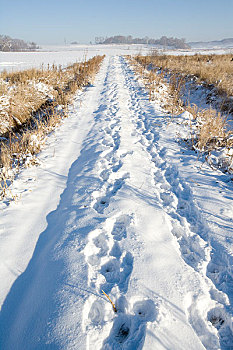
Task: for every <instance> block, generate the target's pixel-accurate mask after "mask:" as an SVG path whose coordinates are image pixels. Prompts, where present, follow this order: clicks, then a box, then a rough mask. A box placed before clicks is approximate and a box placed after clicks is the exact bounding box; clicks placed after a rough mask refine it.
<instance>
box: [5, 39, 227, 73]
mask: <svg viewBox="0 0 233 350" xmlns="http://www.w3.org/2000/svg"><path fill="white" fill-rule="evenodd" d="M151 50H152V47H151V46H147V45H66V46H42V47H41V50H40V51H38V52H0V72H1V71H3V70H7V71H9V72H11V71H15V70H22V69H29V68H32V67H37V68H40V67H41V65H42V64H44V66H46V65H48V64H49V65H52V64H56V65H61V66H62V67H65V66H67V65H68V64H70V63H74V62H76V61H77V62H79V61H82V60H84V59H85V58H87V59H88V58H91V57H93V56H95V55H103V54H105V55H106V56H109V55H110V56H111V55H132V54H137V53H140V54H146V53H148V52H150V51H151ZM163 52H164V53H167V54H172V55H179V54H182V55H184V54H188V55H190V54H194V53H203V54H208V53H216V54H223V53H229V52H232V50H227V49H226V50H222V49H218V50H213V49H212V50H204V49H203V50H201V49H197V50H190V51H184V50H177V51H176V50H172V51H163Z"/></svg>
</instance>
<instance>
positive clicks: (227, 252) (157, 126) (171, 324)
mask: <svg viewBox="0 0 233 350" xmlns="http://www.w3.org/2000/svg"><path fill="white" fill-rule="evenodd" d="M91 48H92V46H90V47H88V50H87V49H86V47H83V48H82V49H81V47H80V49H79V50H77V49H74V50H71V51H68V52H67V51H63V50H61V49H60V50H59V51H49V52H43V53H42V52H39V53H30V54H29V53H28V54H26V53H22V56H21V58H19V56H20V53H18V54H14V53H10V54H6V56H5V62H8V63H10V62H12V66H11V68H12V67H13V64H15V63H16V62H22V63H21V66H20V64H18V68H20V69H22V68H29V67H30V66H39V65H40V64H41V63H42V61H43V62H44V63H45V64H46V63H50V64H52V63H53V62H55V63H56V64H62V65H66V64H68V63H69V62H72V61H75V60H79V59H82V58H83V57H84V56H85V55H86V56H87V58H88V57H91V56H93V55H95V54H97V53H98V54H103V53H105V54H106V58H105V60H104V62H103V64H102V66H101V69H100V71H99V73H98V74H97V76H96V80H95V83H94V84H93V85H91V86H89V87H87V88H86V89H85V90H83V91H82V92H78V93H77V94H76V96H75V99H74V103H73V105H72V106H70V109H69V117H68V118H66V119H65V120H64V121H63V123H62V125H61V126H60V127H59V128H57V130H56V131H55V132H53V133H52V134H51V135H50V136H49V137H48V138H47V141H46V145H45V147H44V149H43V151H42V152H41V153H40V154H39V156H38V160H39V165H38V166H36V167H30V168H27V169H25V170H23V171H22V172H21V173H20V174H19V175H18V177H17V179H16V180H15V181H14V183H13V186H12V188H11V192H12V195H14V196H16V197H17V200H15V201H14V202H9V201H7V200H5V201H3V202H2V203H1V204H0V280H1V289H0V305H1V311H0V349H4V350H12V349H17V350H32V349H37V350H38V349H40V350H43V349H61V350H64V349H67V350H68V349H78V350H93V349H95V350H100V349H102V350H118V349H119V350H120V349H124V350H141V349H144V350H166V349H169V350H203V349H207V350H218V349H222V350H230V349H233V324H232V320H233V318H232V315H233V308H232V302H233V248H232V247H233V244H232V243H233V238H232V237H233V221H232V217H233V216H232V213H233V202H232V198H233V188H232V186H233V185H232V176H231V175H229V174H225V173H222V172H220V171H218V170H213V169H212V168H211V167H209V166H208V164H207V163H203V162H202V161H201V160H200V159H198V158H197V155H196V154H195V152H194V151H192V150H190V149H188V148H187V147H186V145H185V144H183V143H182V142H180V140H181V138H182V137H185V135H186V132H187V130H186V129H187V126H186V125H187V124H188V121H189V116H188V114H187V113H183V114H181V115H180V116H179V117H177V118H171V117H170V116H168V115H166V112H165V111H164V110H163V109H162V108H161V105H160V104H159V103H158V102H157V101H154V102H149V100H148V94H147V92H146V91H145V89H144V87H143V86H142V84H141V83H140V82H139V81H138V80H137V79H136V78H135V75H134V73H133V72H132V70H131V68H130V67H129V65H128V64H127V62H126V61H125V60H124V58H123V57H122V56H121V55H122V54H128V53H133V50H135V53H137V52H138V50H139V49H138V47H135V48H133V47H131V48H130V49H128V46H120V47H119V46H117V47H115V46H113V47H112V48H111V49H110V48H109V47H108V48H101V49H100V48H99V46H98V47H94V46H93V51H92V50H91ZM96 48H98V50H99V51H98V52H97V51H95V50H96ZM104 50H106V51H104ZM140 50H141V51H143V50H145V52H146V50H147V49H146V48H144V49H143V48H141V49H140ZM1 55H2V54H1ZM14 55H15V57H14ZM46 55H47V56H46ZM1 57H2V56H1ZM16 57H17V58H16ZM24 57H27V60H26V59H25V58H24ZM30 57H31V58H30ZM32 57H33V59H32ZM46 60H47V61H46ZM3 66H4V65H2V67H3ZM15 67H16V64H15ZM102 290H104V292H105V293H107V294H108V295H109V296H110V297H111V299H112V301H113V302H114V304H115V307H116V309H117V312H116V313H115V312H114V310H113V308H112V305H111V304H110V302H108V299H107V298H106V297H105V296H104V295H103V294H102Z"/></svg>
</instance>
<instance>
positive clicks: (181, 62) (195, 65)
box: [137, 54, 233, 96]
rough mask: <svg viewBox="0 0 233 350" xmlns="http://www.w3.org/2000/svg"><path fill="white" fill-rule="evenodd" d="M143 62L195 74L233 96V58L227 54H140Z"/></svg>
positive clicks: (175, 71)
mask: <svg viewBox="0 0 233 350" xmlns="http://www.w3.org/2000/svg"><path fill="white" fill-rule="evenodd" d="M137 60H138V61H140V62H141V64H144V65H148V64H149V63H152V64H153V65H154V66H156V67H159V68H161V69H162V70H169V71H172V72H174V73H178V74H179V73H183V74H184V75H194V76H196V77H197V78H198V79H199V80H201V81H205V82H206V83H207V84H214V85H215V86H216V87H217V88H218V90H219V92H224V93H226V95H227V96H233V60H232V55H231V54H226V55H184V56H181V55H180V56H172V55H156V54H154V55H151V56H144V57H143V56H138V57H137Z"/></svg>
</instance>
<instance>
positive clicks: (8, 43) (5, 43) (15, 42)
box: [0, 35, 39, 51]
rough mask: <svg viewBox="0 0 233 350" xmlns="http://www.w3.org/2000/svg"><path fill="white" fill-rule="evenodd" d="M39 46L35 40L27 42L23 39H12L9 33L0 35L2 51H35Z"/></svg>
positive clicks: (0, 48) (0, 49)
mask: <svg viewBox="0 0 233 350" xmlns="http://www.w3.org/2000/svg"><path fill="white" fill-rule="evenodd" d="M37 49H39V46H37V45H36V43H34V42H29V43H26V42H25V41H24V40H21V39H12V38H11V37H10V36H8V35H0V51H35V50H37Z"/></svg>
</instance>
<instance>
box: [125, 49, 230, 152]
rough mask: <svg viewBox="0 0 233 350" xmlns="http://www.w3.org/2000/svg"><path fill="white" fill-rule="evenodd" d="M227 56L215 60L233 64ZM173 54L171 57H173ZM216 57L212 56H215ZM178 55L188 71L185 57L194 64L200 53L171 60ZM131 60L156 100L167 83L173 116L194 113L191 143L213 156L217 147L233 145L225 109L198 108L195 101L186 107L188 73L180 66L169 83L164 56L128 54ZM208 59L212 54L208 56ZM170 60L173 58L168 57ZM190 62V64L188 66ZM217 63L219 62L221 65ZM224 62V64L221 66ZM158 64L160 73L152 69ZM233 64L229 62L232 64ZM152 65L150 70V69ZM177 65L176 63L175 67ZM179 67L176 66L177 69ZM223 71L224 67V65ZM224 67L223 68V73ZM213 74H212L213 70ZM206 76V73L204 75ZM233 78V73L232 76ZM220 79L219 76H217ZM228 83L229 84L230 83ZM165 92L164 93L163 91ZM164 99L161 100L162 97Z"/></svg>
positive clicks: (170, 109) (181, 63)
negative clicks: (182, 95) (182, 96)
mask: <svg viewBox="0 0 233 350" xmlns="http://www.w3.org/2000/svg"><path fill="white" fill-rule="evenodd" d="M223 56H224V57H223V58H222V59H221V57H218V56H217V58H216V60H215V57H214V58H213V61H214V62H215V63H216V62H217V63H218V62H221V64H222V63H223V62H228V63H229V62H231V64H232V66H233V62H232V61H230V58H231V57H230V56H229V55H223ZM169 57H170V56H169ZM201 57H202V58H203V59H204V62H205V60H206V56H204V57H203V56H201ZM211 57H212V56H211ZM173 58H174V62H175V63H176V65H178V62H179V59H180V58H181V60H180V63H179V64H180V67H181V68H180V71H182V72H184V71H185V68H184V66H183V59H184V60H187V62H188V63H189V64H190V62H192V59H194V61H195V60H197V62H199V61H198V56H197V57H196V56H195V57H194V58H192V57H191V58H190V56H182V57H181V56H178V57H176V56H175V57H173V56H172V59H171V61H172V60H173ZM127 59H128V60H129V61H130V63H131V65H132V66H133V69H134V70H135V72H136V73H137V74H138V75H139V76H140V77H141V78H142V79H143V81H144V84H145V86H146V88H147V89H148V91H149V99H150V100H153V96H156V92H158V91H159V88H160V86H161V85H163V86H166V88H167V89H166V90H165V91H166V93H165V96H164V97H165V99H166V101H167V104H164V103H163V108H164V109H165V110H166V111H168V112H170V113H172V114H173V115H177V114H180V113H181V112H183V111H185V110H187V111H189V112H190V113H191V115H192V120H190V123H189V126H190V130H191V131H190V137H189V139H188V140H187V141H188V142H189V143H191V146H192V147H193V148H195V149H196V150H198V151H199V152H201V153H205V154H207V155H210V153H211V152H212V151H213V150H218V149H222V148H225V149H227V150H229V149H230V148H232V146H233V140H232V138H230V137H229V136H230V134H232V133H230V132H228V131H227V125H226V117H224V116H223V115H222V114H221V112H218V111H217V110H215V109H213V108H209V109H201V108H199V107H197V106H196V105H195V104H192V105H187V106H184V105H183V103H182V101H181V99H180V93H181V90H182V87H183V85H184V79H185V77H184V75H180V74H178V73H177V72H178V70H179V68H178V66H176V71H175V72H174V74H173V75H172V78H171V79H170V80H169V82H168V81H167V80H166V79H164V75H165V74H164V72H165V70H164V69H165V67H166V69H168V68H167V67H168V66H167V64H166V66H165V65H164V66H162V68H164V69H163V70H162V71H161V66H160V65H159V64H158V63H161V62H163V60H165V58H164V56H159V60H157V55H152V56H136V57H135V58H133V57H127ZM208 59H210V57H209V56H208ZM168 62H169V60H168ZM188 63H187V65H188ZM217 63H216V65H217ZM221 64H220V65H221ZM152 65H153V66H156V67H157V68H158V69H160V71H159V73H157V71H156V70H154V69H152V70H151V68H152V67H153V66H152ZM228 66H229V65H228ZM148 67H149V68H150V70H148V69H147V68H148ZM173 68H174V66H173ZM174 70H175V69H174ZM222 70H223V67H222ZM220 71H221V69H220V68H219V72H220ZM227 71H228V72H230V71H231V69H230V68H229V67H228V68H227ZM211 74H212V73H211ZM202 77H203V75H202ZM232 78H233V76H232ZM215 79H216V77H215ZM226 86H228V84H226ZM230 91H231V90H229V89H228V93H230ZM163 94H164V92H163ZM160 95H161V94H158V95H157V96H156V98H158V99H161V96H160ZM159 102H160V100H159Z"/></svg>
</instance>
